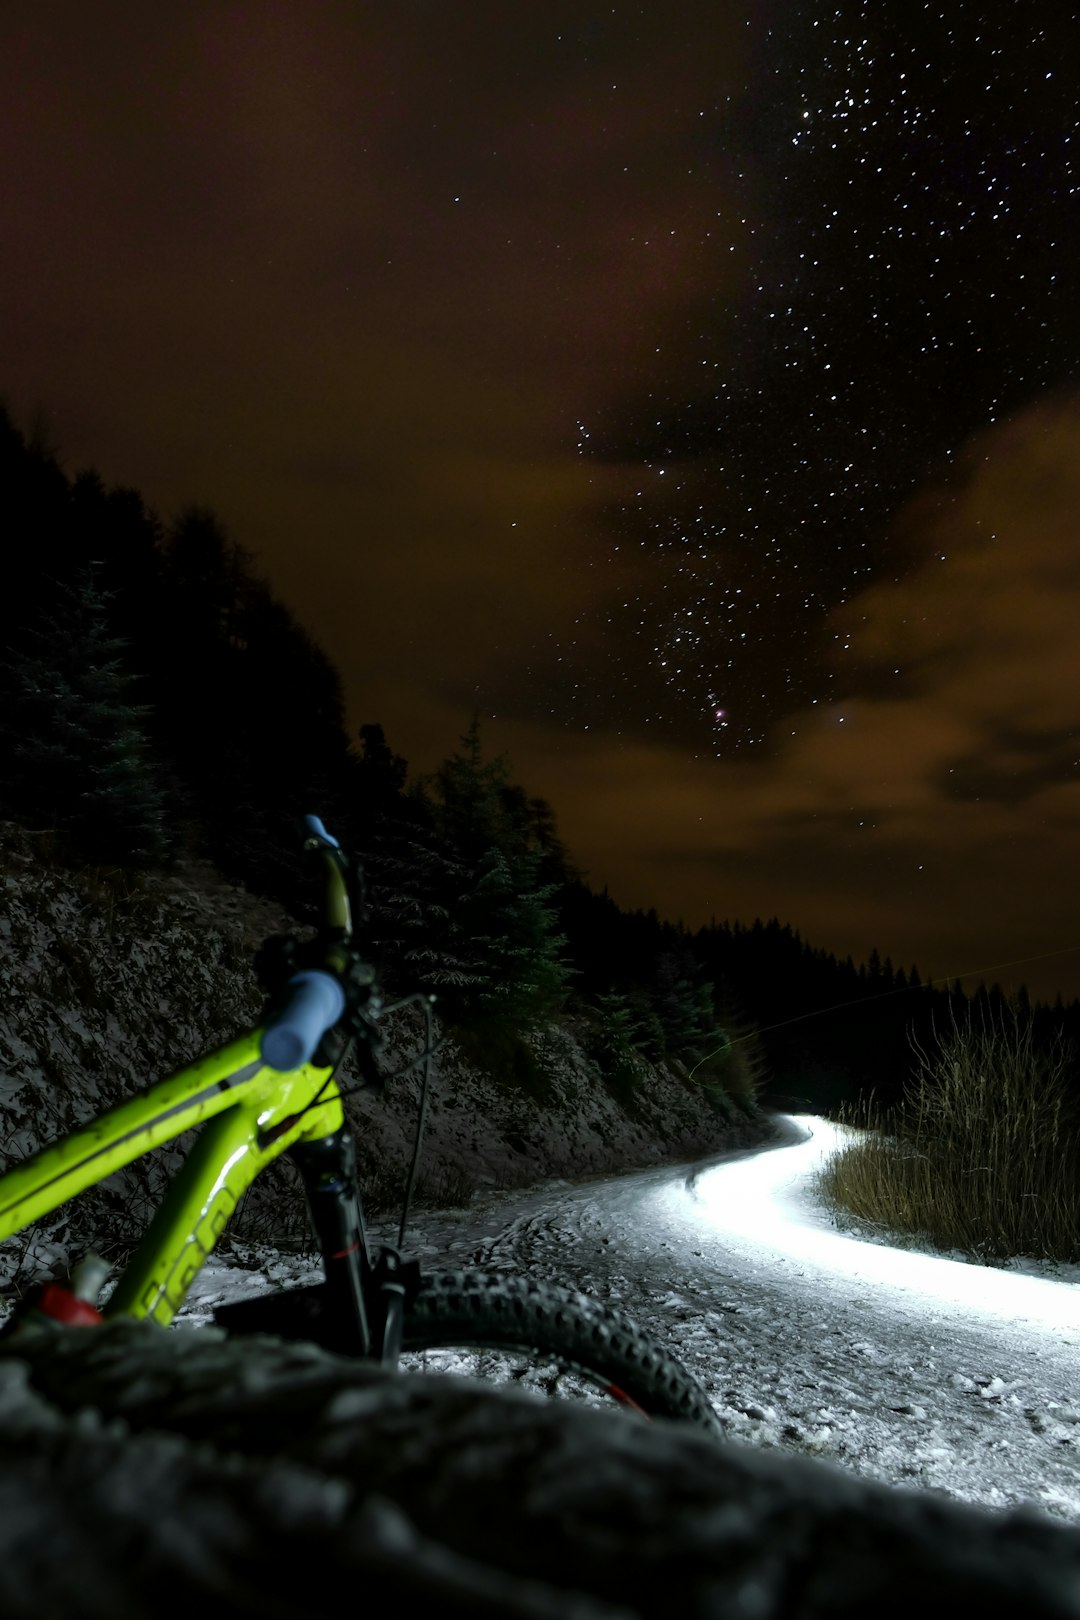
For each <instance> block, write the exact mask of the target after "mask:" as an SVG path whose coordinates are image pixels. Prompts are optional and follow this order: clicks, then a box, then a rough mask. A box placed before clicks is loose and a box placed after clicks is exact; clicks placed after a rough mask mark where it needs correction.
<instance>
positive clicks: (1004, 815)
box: [507, 402, 1080, 996]
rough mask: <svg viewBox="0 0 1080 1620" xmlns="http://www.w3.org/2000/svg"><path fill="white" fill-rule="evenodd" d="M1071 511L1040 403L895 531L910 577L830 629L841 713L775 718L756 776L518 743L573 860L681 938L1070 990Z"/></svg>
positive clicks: (1073, 894)
mask: <svg viewBox="0 0 1080 1620" xmlns="http://www.w3.org/2000/svg"><path fill="white" fill-rule="evenodd" d="M1078 511H1080V409H1078V408H1077V406H1076V405H1075V404H1074V403H1069V402H1066V403H1058V404H1046V405H1043V406H1040V407H1038V408H1036V409H1034V410H1032V411H1029V412H1027V413H1025V414H1024V415H1023V416H1022V417H1020V418H1018V419H1017V420H1015V421H1013V422H1011V423H1008V424H1004V425H1002V426H1000V427H998V428H997V429H995V430H994V431H993V432H991V433H989V434H988V435H986V436H985V438H983V439H981V440H980V441H979V442H978V443H976V444H974V445H972V446H971V447H970V450H969V453H968V455H967V456H966V458H965V461H964V464H963V467H962V469H961V473H960V475H959V477H958V479H957V481H956V483H955V484H954V485H953V486H951V487H950V488H949V489H947V490H946V489H942V490H937V491H935V492H932V494H931V492H923V493H922V494H921V495H920V497H919V499H918V500H917V502H915V503H913V508H912V510H910V511H908V512H906V513H904V514H902V515H901V519H900V523H901V526H902V527H903V530H904V532H905V535H906V543H907V545H908V548H909V553H910V558H911V561H910V563H909V567H908V569H907V571H906V573H905V574H904V576H903V577H902V578H901V579H900V580H898V581H892V582H885V583H881V584H877V585H874V586H872V587H870V588H869V589H868V590H865V591H863V592H861V593H859V594H857V595H856V596H854V597H853V598H852V599H851V600H850V601H849V603H848V604H847V605H846V606H845V607H844V608H843V609H842V610H840V611H839V612H838V613H837V614H836V615H835V616H834V621H833V623H832V625H831V626H830V634H833V633H835V635H836V637H837V642H836V644H837V645H838V646H840V645H843V643H844V642H845V641H848V642H850V650H849V651H848V652H846V653H838V654H837V657H838V660H839V661H840V662H841V669H840V672H839V674H838V679H842V681H843V683H844V684H843V690H845V691H846V692H847V693H848V696H847V697H846V698H844V699H837V700H836V701H834V702H830V703H827V704H826V703H820V704H817V705H811V706H808V707H807V708H805V709H803V710H801V711H799V712H796V713H793V714H791V715H790V716H787V717H785V718H784V720H783V721H782V722H781V723H779V724H778V726H777V731H778V733H779V738H778V742H777V746H776V748H775V751H774V753H773V755H772V756H771V757H770V758H769V759H767V760H764V761H761V762H752V761H744V760H743V759H741V758H740V759H739V760H738V761H737V762H734V761H724V760H703V759H698V760H691V759H688V758H687V756H686V754H685V752H684V751H683V750H681V749H680V748H676V747H673V746H672V747H668V746H665V744H664V742H663V740H662V739H660V738H658V739H657V742H656V744H654V745H653V746H651V747H650V746H646V745H635V746H622V745H620V743H619V742H618V740H617V739H615V738H609V739H607V740H606V742H605V740H604V739H602V738H595V737H594V738H593V739H592V740H591V741H590V742H589V743H588V744H587V745H585V746H583V745H581V744H580V742H579V743H577V744H575V745H574V747H573V748H572V749H570V748H566V747H563V748H562V749H561V751H560V750H556V749H554V748H552V747H551V745H550V743H548V744H546V745H544V744H542V745H541V746H540V747H536V746H535V743H536V740H535V738H534V739H533V744H532V745H530V741H529V734H528V732H527V730H526V729H524V728H521V729H519V731H518V732H517V734H516V736H514V738H513V751H514V757H515V758H516V759H519V760H523V759H525V758H526V757H530V756H531V758H533V759H535V761H536V764H537V766H538V768H539V773H540V775H541V776H542V778H543V781H544V783H545V790H546V791H548V793H549V795H550V796H551V797H552V799H553V800H554V802H555V804H556V807H557V808H559V809H560V810H561V811H562V815H563V821H564V825H565V831H566V835H567V837H568V839H569V842H570V844H571V847H572V848H573V849H575V850H576V851H577V852H578V853H579V855H580V856H581V858H582V860H583V863H584V864H585V865H586V866H587V867H588V868H589V870H590V872H591V874H592V878H593V880H594V882H598V883H607V884H609V885H610V887H611V889H612V892H613V893H614V895H615V897H616V898H617V899H619V900H620V901H622V902H623V903H625V904H631V905H643V906H648V905H658V906H659V907H660V909H661V910H662V911H664V912H666V913H667V914H669V915H681V916H683V917H684V918H685V919H686V920H687V921H688V922H690V923H693V924H699V923H703V922H706V921H708V919H709V917H710V916H711V915H715V916H717V917H732V918H734V917H736V916H738V917H741V918H742V919H743V920H746V921H749V920H752V918H753V917H754V916H763V917H764V916H770V915H773V914H777V915H779V916H780V917H781V918H782V919H783V920H786V921H789V922H791V923H792V925H793V926H796V927H799V928H800V929H801V930H802V931H803V933H804V934H806V935H808V936H809V937H811V939H812V940H813V941H814V943H816V944H820V945H823V946H825V947H826V948H829V949H832V950H836V951H838V952H839V953H840V954H845V953H846V952H847V951H849V950H850V951H852V952H853V953H854V955H855V956H856V959H859V958H860V957H863V958H865V956H866V955H867V954H868V953H869V951H870V949H871V947H873V946H875V945H876V946H877V947H878V948H879V949H880V950H881V951H882V952H883V953H885V952H889V953H891V954H892V955H893V957H894V958H895V959H897V960H902V961H905V962H909V961H911V960H913V959H914V960H917V961H918V963H919V965H920V968H921V970H922V971H923V972H924V973H931V974H950V975H951V974H958V973H961V972H966V971H967V970H968V969H969V968H985V969H986V970H987V973H986V976H987V978H988V979H990V980H993V979H995V978H1000V979H1001V980H1002V981H1003V982H1007V983H1010V982H1011V983H1014V984H1015V983H1018V982H1021V981H1023V980H1026V981H1027V982H1028V983H1029V984H1030V985H1032V986H1033V987H1034V988H1036V989H1038V990H1040V991H1041V992H1042V993H1044V994H1047V995H1050V996H1052V995H1053V994H1054V993H1055V992H1056V990H1057V988H1058V987H1059V986H1062V985H1064V986H1065V987H1066V989H1067V990H1069V993H1077V991H1080V952H1077V951H1071V950H1070V949H1069V948H1070V947H1072V946H1074V945H1080V868H1078V863H1077V860H1076V832H1077V828H1078V826H1080V631H1078V629H1077V627H1078V625H1080V545H1078V544H1077V517H1076V514H1077V512H1078ZM845 660H846V661H847V662H844V661H845ZM890 683H892V684H893V685H894V686H895V689H896V695H895V696H890V695H887V694H888V688H889V684H890ZM883 692H884V693H885V694H886V695H881V694H882V693H883ZM507 735H508V737H509V733H507ZM1058 950H1060V951H1062V952H1063V953H1065V954H1062V955H1061V956H1059V957H1055V958H1054V959H1053V960H1050V961H1047V962H1044V963H1028V964H1027V965H1021V966H1019V967H1017V968H1013V969H1005V968H1002V967H1001V966H1000V964H1002V963H1006V962H1009V961H1011V960H1012V959H1013V958H1015V957H1025V956H1032V957H1034V956H1038V955H1041V954H1042V953H1043V952H1051V951H1058Z"/></svg>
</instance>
